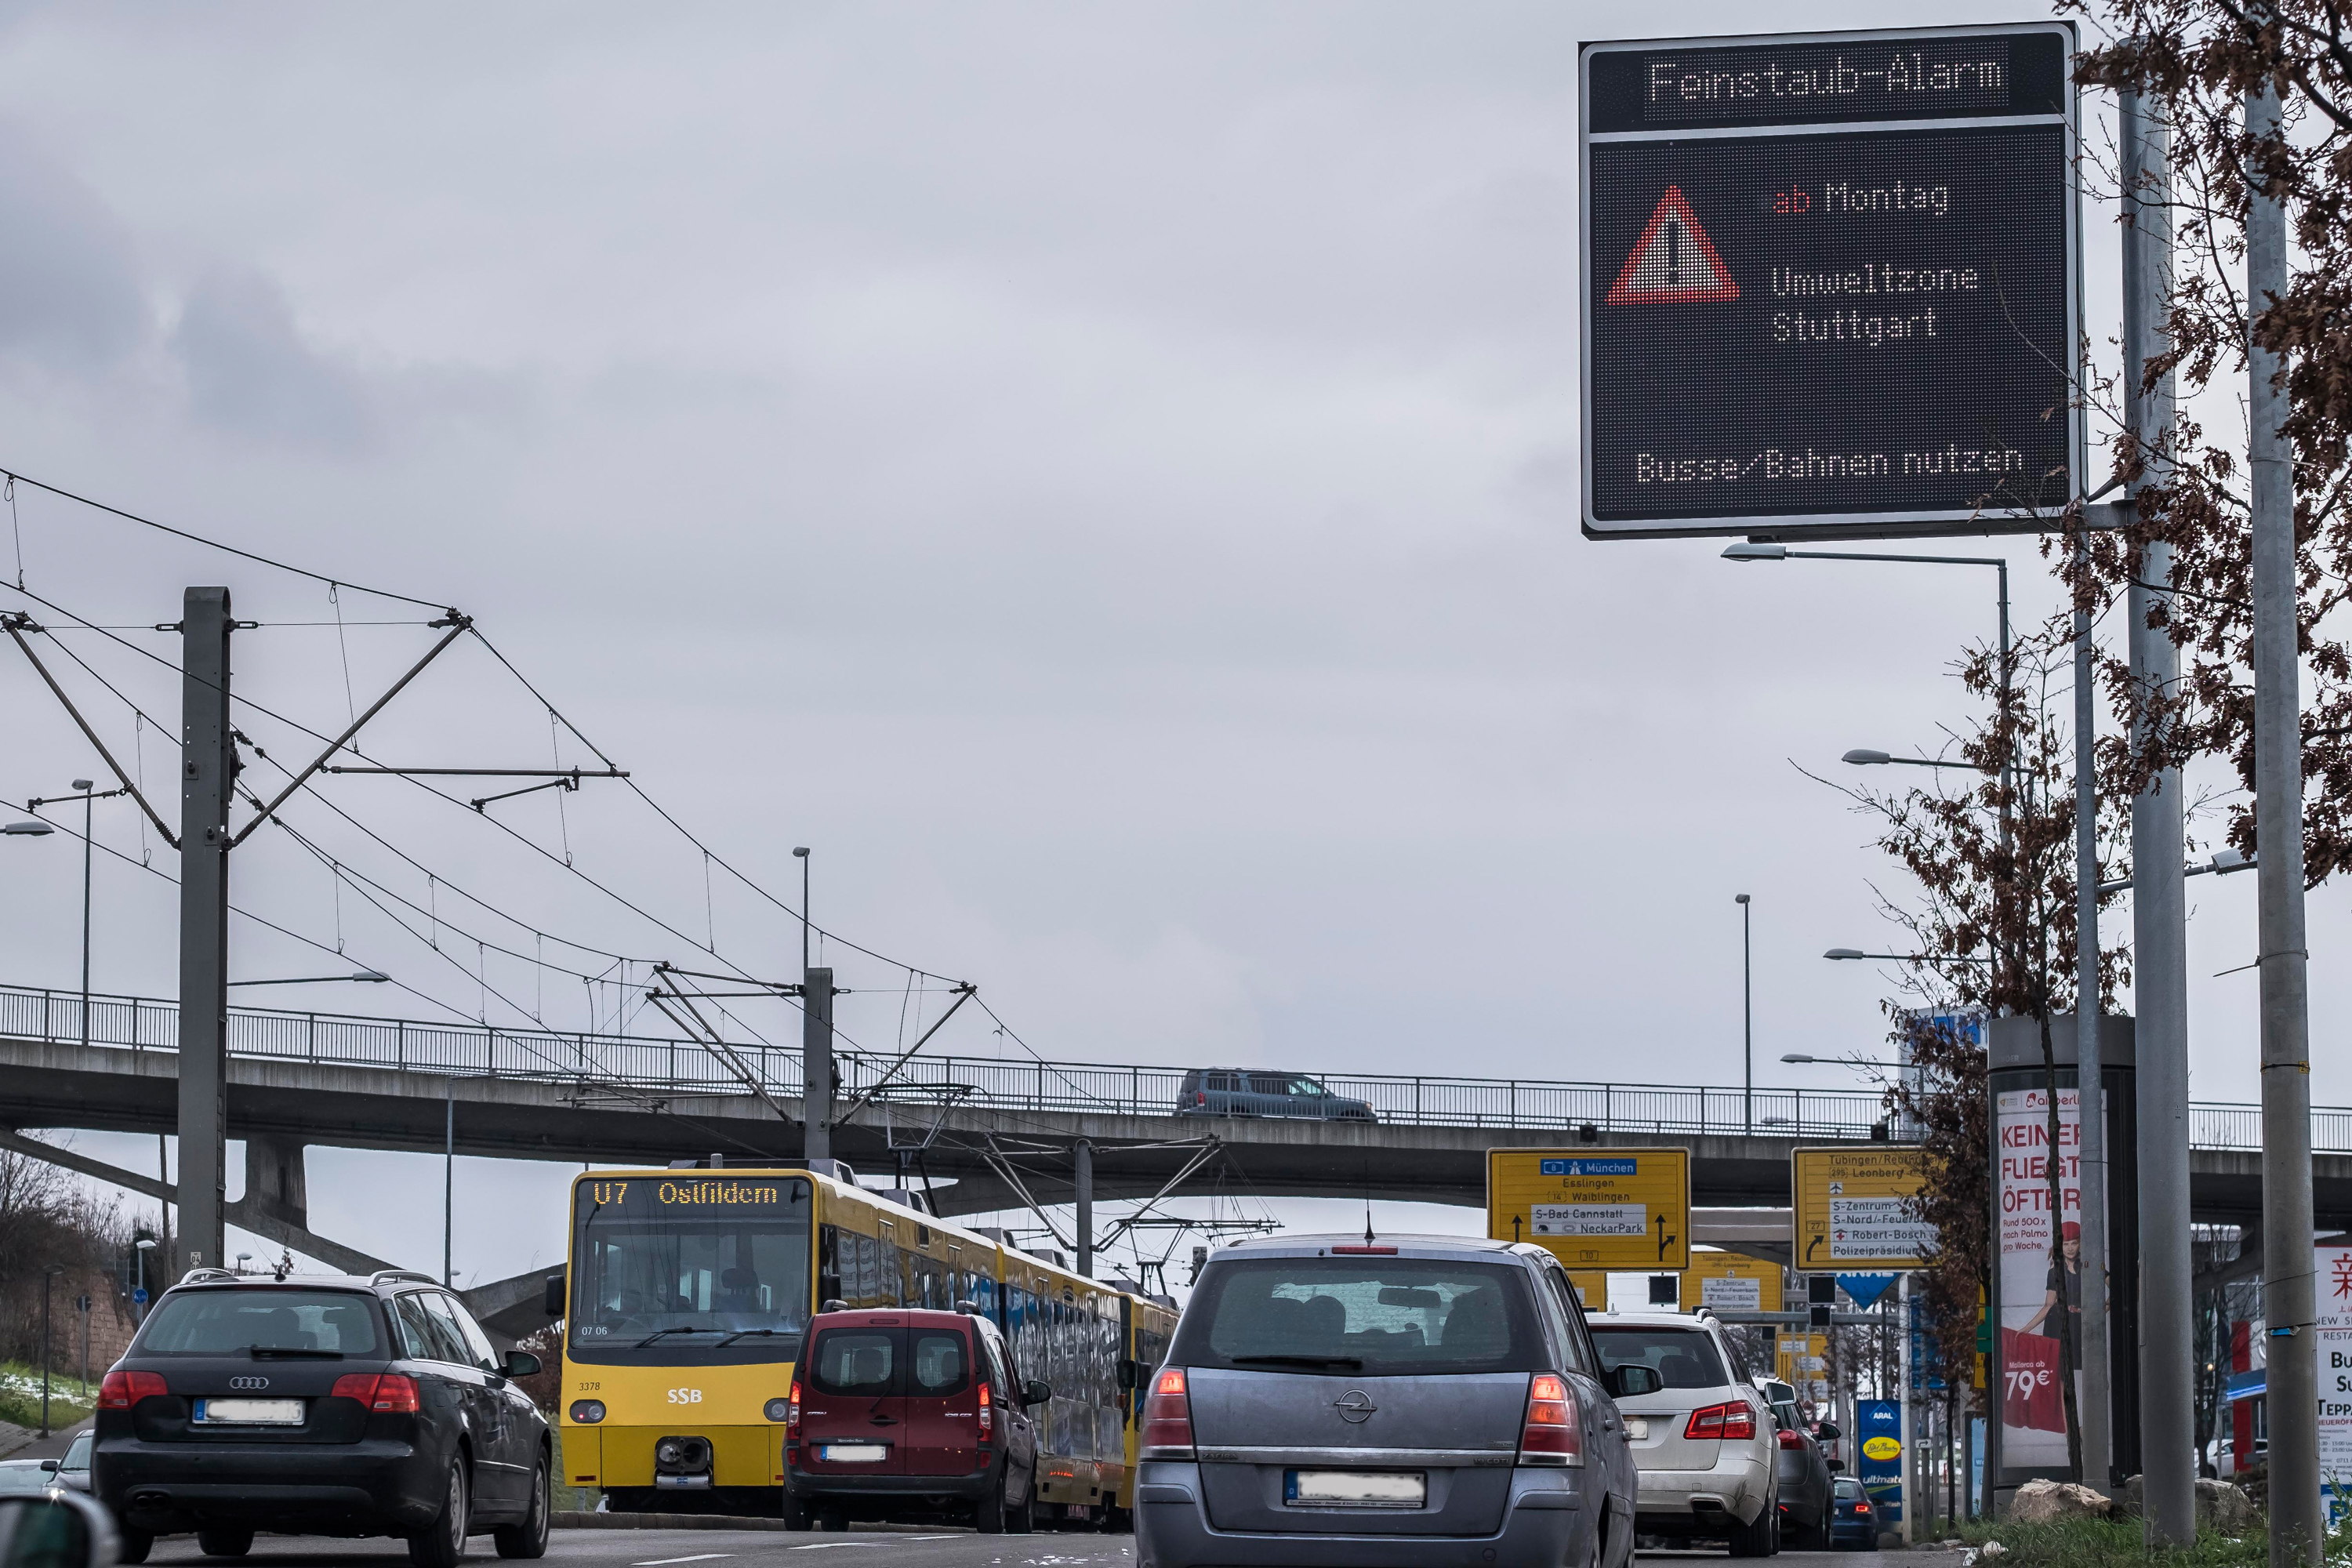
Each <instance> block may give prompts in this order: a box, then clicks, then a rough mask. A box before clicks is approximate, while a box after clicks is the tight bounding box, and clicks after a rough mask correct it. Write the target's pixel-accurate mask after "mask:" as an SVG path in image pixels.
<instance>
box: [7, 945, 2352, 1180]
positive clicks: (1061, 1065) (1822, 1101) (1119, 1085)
mask: <svg viewBox="0 0 2352 1568" xmlns="http://www.w3.org/2000/svg"><path fill="white" fill-rule="evenodd" d="M88 1022H89V1031H88V1035H87V1038H88V1039H89V1043H90V1044H91V1045H93V1046H105V1047H114V1048H118V1049H129V1050H132V1051H148V1050H160V1051H168V1050H174V1049H176V1048H177V1047H178V1040H179V1023H180V1019H179V1008H178V1005H177V1004H175V1003H173V1002H169V1001H162V1000H158V999H155V998H152V997H141V996H116V995H92V996H91V997H90V1001H89V1020H88ZM228 1026H229V1027H228V1045H229V1051H230V1054H231V1055H234V1056H239V1057H250V1058H263V1059H268V1060H278V1061H299V1062H307V1063H315V1064H319V1065H321V1066H342V1067H375V1068H394V1069H397V1070H403V1071H411V1072H424V1073H435V1074H453V1075H457V1076H460V1077H467V1078H472V1077H499V1078H514V1079H536V1080H540V1081H544V1082H556V1083H567V1084H576V1085H579V1086H581V1087H582V1088H583V1089H592V1090H593V1089H595V1088H597V1087H599V1086H604V1087H607V1088H610V1089H625V1090H629V1091H639V1092H642V1091H646V1090H653V1091H658V1092H664V1093H670V1094H726V1093H740V1092H743V1087H744V1085H743V1076H742V1075H749V1076H750V1078H751V1079H752V1080H754V1081H756V1082H757V1083H758V1084H759V1086H760V1087H761V1089H763V1090H764V1091H765V1092H766V1093H768V1094H770V1095H772V1096H774V1097H776V1098H778V1099H785V1100H797V1099H798V1098H800V1092H801V1058H800V1050H799V1047H798V1045H797V1044H794V1045H793V1046H792V1047H764V1046H760V1045H757V1044H751V1045H736V1046H733V1047H730V1048H731V1051H732V1055H733V1060H732V1061H731V1062H730V1061H728V1060H725V1059H722V1058H721V1057H720V1056H719V1053H718V1052H716V1051H714V1050H712V1049H710V1048H709V1047H706V1046H703V1045H701V1044H699V1043H698V1042H696V1041H693V1040H688V1039H665V1038H662V1037H651V1036H638V1035H596V1034H581V1033H567V1032H564V1031H562V1030H554V1029H548V1030H522V1029H506V1028H498V1027H492V1026H487V1025H481V1024H467V1023H422V1022H418V1021H415V1020H413V1019H403V1018H373V1017H365V1016H358V1015H354V1014H347V1013H321V1012H297V1011H294V1010H291V1009H286V1008H275V1007H232V1008H231V1009H229V1019H228ZM0 1036H7V1037H15V1038H20V1039H36V1040H45V1041H50V1042H56V1043H61V1044H71V1043H78V1042H79V1041H80V1040H81V1039H83V1038H84V1037H85V1036H84V1033H83V1018H82V1006H81V996H80V994H79V993H78V992H73V991H53V990H44V989H39V988H35V987H30V986H0ZM840 1065H841V1071H842V1080H843V1085H842V1087H843V1093H844V1095H845V1097H846V1098H845V1100H844V1101H843V1103H846V1100H854V1099H856V1098H857V1097H858V1096H860V1095H863V1094H864V1093H865V1092H866V1089H868V1088H870V1087H871V1086H872V1085H873V1084H874V1083H875V1082H876V1081H877V1079H880V1078H881V1077H882V1075H883V1072H884V1070H885V1066H884V1063H883V1062H882V1061H881V1060H880V1059H878V1058H871V1057H847V1056H845V1057H844V1058H841V1062H840ZM1185 1070H1186V1069H1184V1068H1162V1067H1129V1066H1120V1065H1117V1064H1113V1063H1107V1062H1047V1061H1038V1060H1035V1059H1021V1058H1012V1059H1000V1058H989V1057H953V1056H929V1055H925V1056H919V1057H917V1058H913V1059H911V1060H909V1061H908V1062H907V1063H906V1064H905V1065H904V1066H903V1067H901V1068H898V1071H897V1072H896V1073H895V1074H894V1075H892V1076H891V1077H890V1079H889V1080H888V1082H887V1085H886V1086H885V1088H884V1089H883V1091H882V1093H881V1094H880V1095H879V1096H877V1099H876V1100H875V1101H874V1110H873V1111H869V1115H870V1114H874V1113H876V1112H878V1113H881V1114H887V1115H889V1116H892V1117H894V1118H900V1119H917V1120H919V1119H922V1118H923V1117H924V1116H925V1115H926V1113H927V1112H932V1113H935V1112H936V1110H937V1109H938V1108H939V1107H940V1105H941V1104H942V1103H945V1102H953V1103H954V1104H956V1105H958V1106H961V1107H965V1108H969V1109H973V1110H1012V1111H1019V1110H1060V1111H1079V1112H1095V1113H1113V1114H1118V1113H1125V1114H1134V1115H1147V1116H1150V1115H1167V1114H1170V1113H1171V1112H1179V1111H1181V1110H1188V1109H1192V1108H1189V1107H1185V1106H1182V1105H1181V1104H1180V1103H1179V1101H1180V1098H1181V1095H1182V1093H1183V1088H1184V1076H1185ZM1318 1081H1319V1082H1321V1083H1322V1084H1323V1085H1324V1086H1325V1087H1326V1088H1328V1089H1330V1090H1331V1091H1332V1092H1333V1093H1335V1094H1339V1095H1344V1096H1347V1097H1348V1098H1349V1099H1353V1100H1362V1101H1363V1102H1364V1103H1365V1104H1366V1105H1368V1106H1369V1107H1370V1109H1371V1111H1372V1113H1373V1114H1374V1115H1375V1116H1377V1117H1379V1118H1380V1120H1381V1121H1384V1122H1390V1123H1396V1124H1402V1125H1423V1126H1437V1127H1496V1128H1504V1127H1511V1128H1559V1129H1560V1130H1561V1131H1563V1132H1565V1133H1573V1132H1575V1131H1579V1130H1580V1129H1582V1128H1584V1127H1586V1126H1591V1128H1593V1129H1594V1130H1595V1131H1611V1132H1649V1133H1659V1134H1675V1135H1703V1134H1707V1133H1736V1132H1739V1131H1744V1130H1746V1129H1748V1128H1749V1127H1752V1128H1753V1129H1754V1130H1755V1131H1758V1132H1762V1133H1767V1134H1779V1135H1782V1136H1787V1137H1792V1138H1800V1139H1803V1138H1822V1139H1853V1138H1866V1137H1868V1136H1869V1134H1870V1130H1871V1128H1872V1126H1873V1125H1874V1123H1876V1122H1878V1121H1881V1120H1883V1119H1884V1117H1885V1110H1884V1109H1883V1108H1882V1106H1881V1104H1880V1101H1879V1097H1878V1094H1877V1092H1876V1091H1875V1090H1867V1089H1860V1090H1858V1089H1757V1090H1756V1091H1755V1093H1754V1095H1753V1097H1752V1098H1751V1097H1749V1096H1748V1095H1745V1094H1743V1093H1742V1091H1741V1090H1739V1089H1717V1088H1710V1087H1706V1086H1699V1085H1692V1086H1684V1085H1669V1084H1640V1083H1573V1082H1561V1081H1558V1080H1552V1079H1465V1078H1460V1077H1454V1076H1447V1077H1442V1078H1441V1077H1412V1076H1406V1075H1402V1074H1373V1073H1356V1074H1325V1075H1318ZM2189 1135H2190V1140H2191V1142H2193V1144H2194V1145H2195V1146H2196V1147H2198V1148H2201V1149H2249V1150H2251V1149H2259V1148H2261V1147H2262V1115H2261V1110H2260V1109H2259V1108H2258V1107H2256V1106H2252V1105H2231V1104H2213V1103H2204V1104H2199V1105H2196V1106H2193V1107H2191V1109H2190V1127H2189ZM2312 1146H2313V1147H2314V1148H2315V1150H2318V1151H2321V1152H2328V1153H2352V1108H2337V1107H2331V1108H2325V1109H2318V1110H2314V1111H2313V1112H2312Z"/></svg>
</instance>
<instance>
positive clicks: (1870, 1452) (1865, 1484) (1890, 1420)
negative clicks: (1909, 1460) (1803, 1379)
mask: <svg viewBox="0 0 2352 1568" xmlns="http://www.w3.org/2000/svg"><path fill="white" fill-rule="evenodd" d="M1853 1426H1854V1435H1855V1436H1857V1437H1859V1438H1860V1439H1861V1441H1860V1442H1859V1443H1857V1444H1856V1445H1855V1448H1856V1451H1857V1453H1858V1455H1859V1458H1858V1460H1857V1462H1856V1463H1855V1465H1854V1469H1853V1473H1854V1474H1855V1475H1856V1476H1857V1477H1859V1478H1860V1479H1861V1481H1862V1488H1863V1490H1864V1491H1866V1492H1868V1493H1869V1494H1870V1501H1871V1506H1872V1507H1873V1508H1874V1509H1875V1510H1877V1513H1878V1528H1879V1529H1881V1530H1888V1529H1892V1528H1894V1527H1895V1526H1896V1525H1899V1524H1901V1523H1902V1522H1903V1409H1902V1406H1900V1405H1896V1404H1895V1401H1893V1400H1892V1399H1857V1400H1855V1401H1854V1402H1853Z"/></svg>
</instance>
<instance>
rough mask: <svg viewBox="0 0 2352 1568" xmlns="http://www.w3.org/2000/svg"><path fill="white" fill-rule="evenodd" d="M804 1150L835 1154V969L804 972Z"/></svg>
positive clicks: (813, 1157)
mask: <svg viewBox="0 0 2352 1568" xmlns="http://www.w3.org/2000/svg"><path fill="white" fill-rule="evenodd" d="M802 973H803V976H804V978H803V981H802V984H801V1151H802V1153H803V1156H804V1157H805V1158H806V1159H808V1160H809V1161H811V1162H812V1163H814V1162H815V1161H818V1160H830V1159H832V1158H833V971H832V970H830V969H809V970H803V972H802Z"/></svg>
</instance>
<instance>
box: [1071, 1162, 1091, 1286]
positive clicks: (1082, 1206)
mask: <svg viewBox="0 0 2352 1568" xmlns="http://www.w3.org/2000/svg"><path fill="white" fill-rule="evenodd" d="M1072 1152H1073V1153H1074V1154H1075V1155H1076V1158H1077V1167H1078V1175H1077V1181H1078V1194H1077V1211H1078V1214H1077V1221H1076V1225H1077V1232H1078V1235H1077V1243H1078V1272H1079V1273H1081V1274H1084V1275H1086V1276H1087V1278H1089V1279H1092V1278H1093V1277H1094V1271H1095V1146H1094V1145H1093V1144H1092V1143H1089V1142H1087V1141H1086V1140H1085V1139H1083V1138H1081V1139H1079V1140H1078V1146H1077V1147H1076V1149H1075V1150H1073V1151H1072Z"/></svg>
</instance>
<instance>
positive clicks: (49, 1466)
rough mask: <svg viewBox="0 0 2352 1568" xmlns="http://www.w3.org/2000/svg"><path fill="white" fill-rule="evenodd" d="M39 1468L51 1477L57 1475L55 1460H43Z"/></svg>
mask: <svg viewBox="0 0 2352 1568" xmlns="http://www.w3.org/2000/svg"><path fill="white" fill-rule="evenodd" d="M41 1468H43V1469H45V1470H47V1471H48V1472H49V1473H50V1474H51V1475H55V1474H56V1473H57V1468H58V1462H57V1461H56V1460H55V1459H43V1460H42V1461H41Z"/></svg>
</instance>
